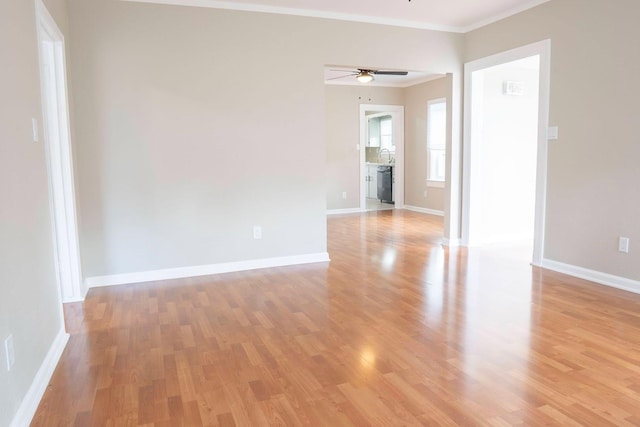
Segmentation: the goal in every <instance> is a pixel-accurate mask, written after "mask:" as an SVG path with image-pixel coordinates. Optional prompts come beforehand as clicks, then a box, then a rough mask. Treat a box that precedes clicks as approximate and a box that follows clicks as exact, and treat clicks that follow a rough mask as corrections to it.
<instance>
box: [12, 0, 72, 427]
mask: <svg viewBox="0 0 640 427" xmlns="http://www.w3.org/2000/svg"><path fill="white" fill-rule="evenodd" d="M46 3H47V5H48V6H49V8H50V10H51V13H52V15H53V16H54V18H55V19H58V24H59V26H60V27H61V29H62V30H63V31H65V29H66V28H65V25H66V21H65V20H64V15H65V8H64V2H63V1H53V0H50V1H47V2H46ZM0 52H2V54H3V55H4V58H5V60H4V61H3V65H2V67H0V93H1V94H2V96H1V97H0V200H2V202H1V203H0V260H1V262H0V349H1V354H0V425H3V426H4V425H8V424H9V423H10V422H11V420H12V419H13V417H14V414H15V412H16V411H17V409H18V406H19V405H20V403H21V402H22V400H23V398H24V396H25V394H26V392H27V390H28V388H29V386H30V385H31V383H32V381H33V378H34V376H35V374H36V372H37V370H38V368H39V367H40V365H41V364H42V362H43V360H44V357H45V355H46V353H47V351H48V350H49V347H50V346H51V344H52V342H53V340H54V338H55V336H56V335H57V333H58V332H59V331H60V330H61V328H62V327H63V324H62V322H61V317H60V307H61V303H60V301H59V299H58V290H57V283H56V280H55V268H54V263H53V241H52V228H51V219H50V214H49V213H50V211H49V193H48V179H47V170H46V163H45V147H44V143H43V139H44V137H43V135H42V132H40V135H39V139H40V142H39V143H34V142H32V136H31V118H36V119H37V120H38V122H39V123H40V128H41V129H42V114H41V104H40V78H39V69H38V52H37V40H36V27H35V9H34V2H32V1H24V0H5V1H2V2H0ZM9 334H13V337H14V344H15V355H16V364H15V366H14V368H13V369H12V370H11V372H7V370H6V363H5V356H4V339H5V338H6V337H7V336H8V335H9Z"/></svg>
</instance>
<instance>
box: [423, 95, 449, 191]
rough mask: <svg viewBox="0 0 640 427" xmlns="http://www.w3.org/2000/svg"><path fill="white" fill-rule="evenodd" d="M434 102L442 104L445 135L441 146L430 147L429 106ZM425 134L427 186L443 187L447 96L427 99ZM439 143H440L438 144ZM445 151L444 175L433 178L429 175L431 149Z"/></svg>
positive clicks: (444, 177) (444, 180)
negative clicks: (439, 177) (440, 177)
mask: <svg viewBox="0 0 640 427" xmlns="http://www.w3.org/2000/svg"><path fill="white" fill-rule="evenodd" d="M436 104H444V114H445V124H444V127H445V130H444V131H445V136H444V144H443V146H442V148H440V147H438V148H432V141H431V130H430V129H431V126H432V124H431V117H432V116H431V108H432V106H433V105H436ZM426 118H427V135H426V149H427V187H434V188H444V186H445V182H446V162H447V157H446V150H447V124H446V122H447V98H437V99H431V100H429V101H427V117H426ZM438 145H440V144H438ZM436 150H437V151H442V150H444V151H445V160H444V162H445V165H444V167H445V175H444V176H443V177H442V179H433V177H432V175H431V156H432V152H433V151H436Z"/></svg>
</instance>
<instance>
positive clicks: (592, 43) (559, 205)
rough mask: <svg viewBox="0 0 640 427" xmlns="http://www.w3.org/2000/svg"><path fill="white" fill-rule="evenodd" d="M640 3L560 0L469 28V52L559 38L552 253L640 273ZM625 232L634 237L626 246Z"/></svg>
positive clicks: (554, 48)
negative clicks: (624, 250)
mask: <svg viewBox="0 0 640 427" xmlns="http://www.w3.org/2000/svg"><path fill="white" fill-rule="evenodd" d="M638 16H640V3H639V2H638V1H636V0H616V1H615V2H613V4H612V2H605V1H588V2H585V1H583V0H552V1H550V2H548V3H545V4H543V5H541V6H538V7H536V8H535V9H532V10H530V11H527V12H524V13H521V14H519V15H515V16H513V17H511V18H508V19H505V20H503V21H499V22H497V23H495V24H492V25H489V26H487V27H484V28H481V29H479V30H476V31H474V32H472V33H469V34H467V36H466V58H465V59H466V60H467V61H470V60H473V59H477V58H481V57H484V56H487V55H490V54H494V53H497V52H500V51H504V50H507V49H511V48H514V47H518V46H522V45H524V44H528V43H531V42H535V41H539V40H543V39H551V112H550V114H551V116H550V123H551V124H552V125H557V126H559V131H560V138H559V140H558V141H551V142H550V143H549V156H548V162H549V172H548V190H547V215H546V220H547V228H546V243H545V257H546V258H548V259H551V260H556V261H560V262H564V263H568V264H572V265H577V266H581V267H584V268H588V269H592V270H596V271H602V272H606V273H610V274H614V275H618V276H623V277H627V278H630V279H634V280H638V279H640V251H638V250H637V247H638V243H639V242H640V228H639V227H638V217H640V200H639V199H638V196H637V195H638V190H637V187H638V182H640V168H638V159H639V158H640V144H639V143H638V126H637V122H638V117H639V116H640V107H639V106H638V103H637V96H635V94H638V93H640V80H638V79H637V78H635V76H636V75H637V72H638V70H640V53H639V51H638V49H637V48H636V47H635V46H636V43H635V41H636V40H638V39H640V27H639V26H638V25H637V17H638ZM619 236H626V237H630V238H631V252H630V253H629V254H628V255H625V254H621V253H618V252H617V241H618V237H619Z"/></svg>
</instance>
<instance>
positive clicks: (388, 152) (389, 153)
mask: <svg viewBox="0 0 640 427" xmlns="http://www.w3.org/2000/svg"><path fill="white" fill-rule="evenodd" d="M383 151H386V152H387V154H388V155H389V159H388V161H387V163H391V151H389V150H388V149H386V148H383V149H382V150H380V151H378V159H381V157H382V152H383Z"/></svg>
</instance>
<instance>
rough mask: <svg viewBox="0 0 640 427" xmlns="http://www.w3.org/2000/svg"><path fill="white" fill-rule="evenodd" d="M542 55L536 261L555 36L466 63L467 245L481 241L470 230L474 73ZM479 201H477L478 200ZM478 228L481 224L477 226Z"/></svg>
mask: <svg viewBox="0 0 640 427" xmlns="http://www.w3.org/2000/svg"><path fill="white" fill-rule="evenodd" d="M535 55H539V56H540V92H539V100H538V104H539V109H538V142H537V144H538V153H537V166H536V196H535V197H536V207H535V210H536V211H535V226H534V242H533V257H532V264H534V265H539V264H540V263H541V261H542V259H543V257H544V232H545V212H546V198H547V162H548V159H547V152H548V141H547V137H546V136H547V129H548V127H549V99H550V76H551V66H550V63H551V40H543V41H540V42H536V43H531V44H528V45H526V46H522V47H519V48H515V49H512V50H509V51H506V52H501V53H498V54H495V55H491V56H488V57H486V58H481V59H478V60H475V61H471V62H468V63H466V64H465V65H464V76H465V82H464V88H465V92H464V139H463V156H462V158H463V183H462V212H461V224H462V233H461V234H462V244H463V245H464V246H469V245H476V244H478V242H477V239H474V238H473V236H472V235H471V232H470V230H471V229H472V228H473V227H472V226H471V224H470V222H471V217H472V215H471V212H470V210H471V205H472V204H473V203H472V191H471V186H472V184H473V185H479V180H480V177H479V176H475V175H474V176H472V174H473V170H472V163H473V159H474V158H477V157H478V155H479V153H478V150H477V149H476V148H477V147H475V146H474V145H473V144H472V137H473V135H472V134H473V132H472V123H473V122H472V112H473V108H472V105H473V103H474V99H473V96H472V92H473V73H474V72H476V71H480V70H483V69H485V68H489V67H493V66H496V65H500V64H504V63H507V62H512V61H516V60H519V59H523V58H528V57H530V56H535ZM475 203H476V204H477V202H475ZM476 228H477V227H476Z"/></svg>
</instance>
